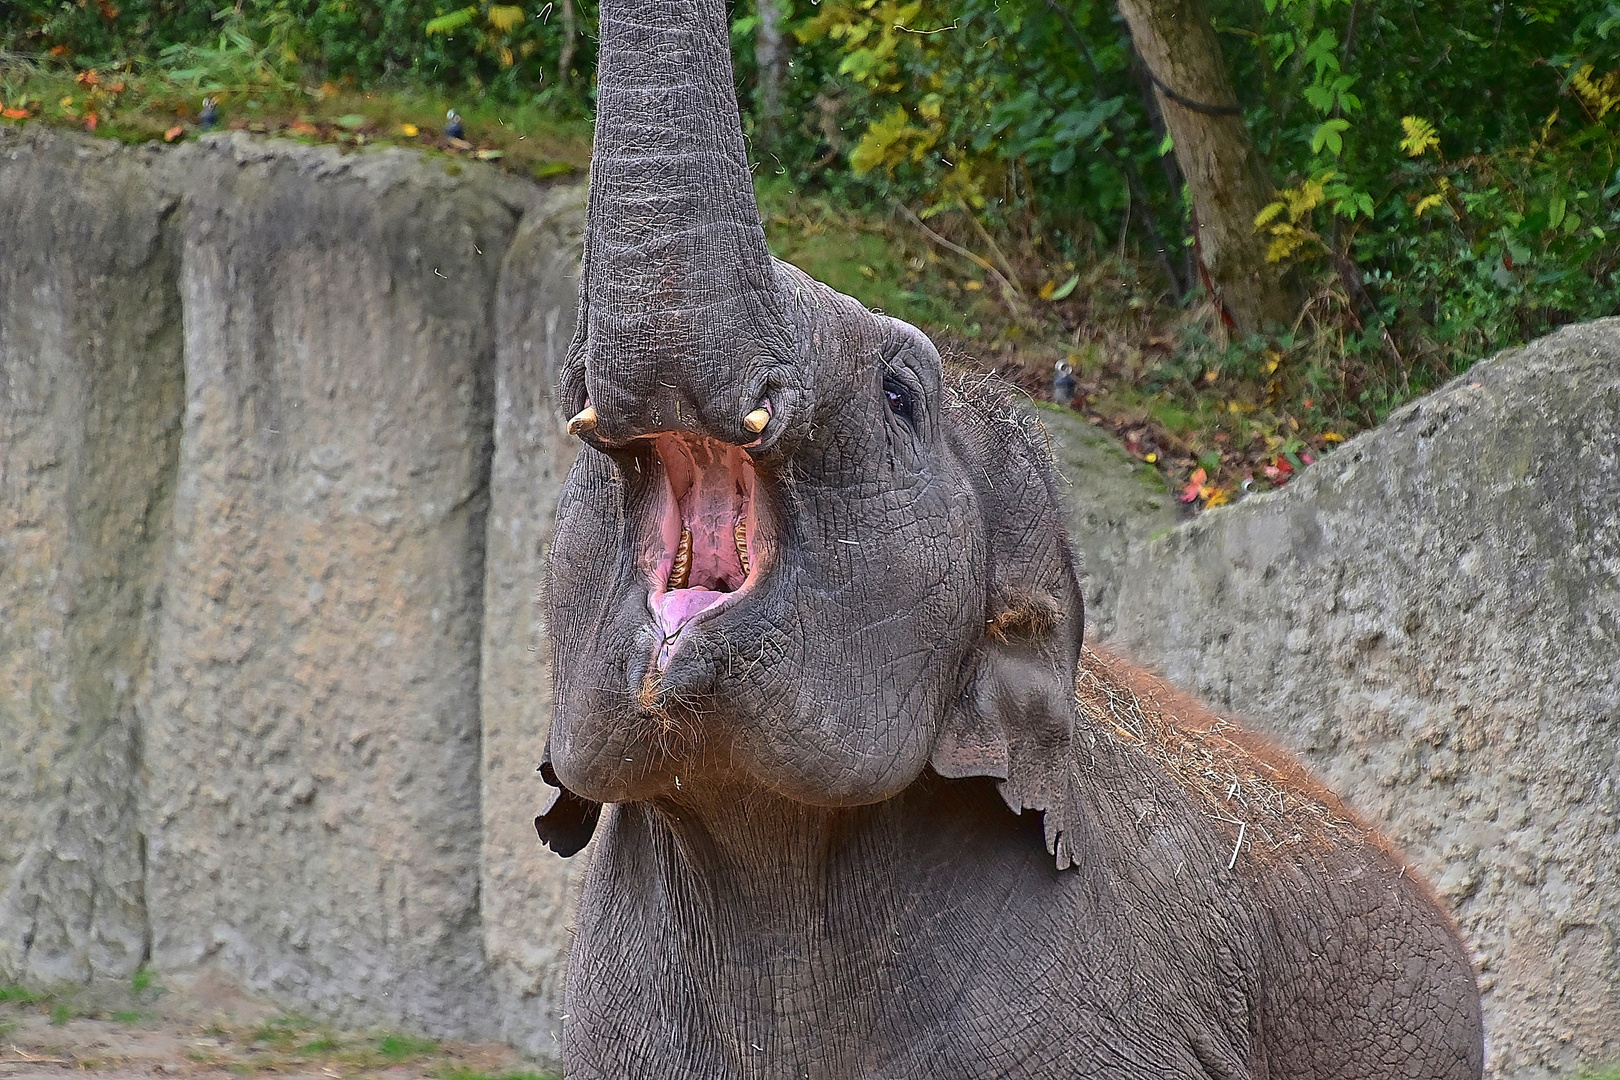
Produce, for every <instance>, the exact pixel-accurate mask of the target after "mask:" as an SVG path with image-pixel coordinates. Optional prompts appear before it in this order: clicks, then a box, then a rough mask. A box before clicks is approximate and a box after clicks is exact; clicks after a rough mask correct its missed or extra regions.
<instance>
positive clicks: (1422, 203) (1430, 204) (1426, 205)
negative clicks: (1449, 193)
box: [1412, 195, 1446, 217]
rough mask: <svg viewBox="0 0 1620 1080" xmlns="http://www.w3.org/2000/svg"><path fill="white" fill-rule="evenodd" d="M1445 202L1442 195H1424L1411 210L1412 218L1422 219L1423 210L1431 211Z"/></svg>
mask: <svg viewBox="0 0 1620 1080" xmlns="http://www.w3.org/2000/svg"><path fill="white" fill-rule="evenodd" d="M1445 201H1446V200H1445V196H1443V195H1425V196H1424V197H1423V198H1421V199H1419V200H1418V204H1417V205H1416V206H1415V207H1413V208H1412V216H1413V217H1422V216H1423V212H1424V211H1425V210H1433V209H1434V208H1435V207H1437V206H1439V205H1440V204H1441V203H1443V202H1445Z"/></svg>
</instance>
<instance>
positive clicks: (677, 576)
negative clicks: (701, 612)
mask: <svg viewBox="0 0 1620 1080" xmlns="http://www.w3.org/2000/svg"><path fill="white" fill-rule="evenodd" d="M691 575H692V530H691V529H688V528H685V527H682V529H681V543H680V546H679V547H677V548H676V549H675V563H674V565H672V566H671V567H670V568H669V587H670V588H671V589H684V588H686V582H687V579H688V578H689V577H691Z"/></svg>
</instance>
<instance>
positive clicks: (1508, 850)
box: [1112, 319, 1620, 1078]
mask: <svg viewBox="0 0 1620 1080" xmlns="http://www.w3.org/2000/svg"><path fill="white" fill-rule="evenodd" d="M1115 595H1116V596H1117V602H1116V606H1115V609H1114V611H1113V613H1112V615H1113V626H1114V633H1113V640H1114V642H1115V643H1116V644H1118V645H1121V646H1123V647H1124V648H1125V649H1126V650H1127V651H1128V652H1130V653H1132V654H1133V655H1135V656H1136V657H1138V658H1139V659H1142V660H1146V661H1151V662H1152V663H1154V664H1156V665H1157V666H1158V667H1159V668H1160V669H1161V670H1162V671H1163V672H1164V673H1165V674H1166V675H1167V676H1168V677H1169V678H1170V679H1171V680H1172V681H1174V682H1176V683H1177V684H1179V685H1181V686H1184V687H1186V688H1188V689H1190V690H1192V691H1194V692H1196V693H1198V694H1199V695H1201V696H1202V697H1203V698H1205V699H1206V700H1207V701H1209V702H1211V703H1212V704H1214V705H1215V706H1217V707H1219V708H1225V709H1230V710H1232V711H1233V712H1235V713H1237V714H1240V715H1241V716H1243V717H1244V718H1246V719H1247V720H1248V721H1249V722H1250V723H1251V724H1252V725H1253V726H1255V727H1257V728H1259V729H1260V730H1263V731H1266V732H1269V733H1270V734H1271V735H1273V736H1274V737H1276V738H1277V739H1278V740H1279V741H1280V742H1282V743H1283V744H1285V745H1287V746H1288V747H1289V748H1290V749H1292V750H1294V751H1296V752H1298V753H1299V754H1300V755H1302V756H1303V757H1304V759H1305V760H1306V761H1307V763H1309V764H1310V765H1311V766H1312V767H1313V768H1314V769H1315V770H1316V771H1317V772H1318V773H1319V774H1320V775H1322V776H1323V777H1324V778H1326V780H1327V781H1328V783H1329V784H1330V785H1331V786H1332V787H1333V788H1334V789H1335V790H1337V791H1338V792H1340V793H1341V794H1343V795H1344V796H1345V797H1346V799H1347V801H1348V802H1349V803H1350V804H1351V805H1352V806H1354V807H1356V808H1357V809H1358V810H1360V811H1361V813H1362V814H1364V815H1365V816H1366V817H1368V818H1369V819H1371V820H1372V821H1374V822H1376V823H1379V824H1380V825H1381V826H1382V827H1383V828H1384V829H1385V830H1386V831H1387V832H1388V833H1389V835H1390V836H1391V837H1392V838H1393V839H1394V840H1395V841H1396V842H1397V843H1398V844H1399V845H1400V846H1401V847H1402V848H1403V849H1404V850H1405V851H1406V853H1407V854H1408V855H1409V856H1410V857H1411V859H1412V861H1413V863H1414V865H1415V866H1416V867H1417V868H1418V869H1420V870H1421V871H1422V873H1423V874H1424V875H1425V876H1426V877H1427V878H1428V879H1429V881H1431V882H1432V883H1434V884H1435V886H1436V888H1437V890H1438V891H1439V892H1440V894H1441V896H1442V898H1443V899H1444V900H1445V902H1446V903H1447V904H1448V906H1449V907H1450V908H1451V910H1452V911H1453V913H1454V914H1455V915H1456V918H1457V920H1458V923H1459V925H1460V926H1461V928H1462V931H1463V933H1464V935H1465V936H1466V937H1467V939H1468V940H1469V942H1470V943H1471V944H1472V945H1473V947H1474V950H1475V956H1476V959H1477V961H1478V965H1479V970H1480V983H1481V986H1482V987H1483V989H1484V991H1485V1015H1486V1021H1487V1030H1488V1055H1489V1062H1490V1071H1491V1073H1492V1075H1495V1076H1513V1077H1525V1078H1530V1077H1546V1076H1570V1075H1575V1074H1577V1073H1578V1072H1579V1071H1580V1070H1581V1069H1583V1068H1595V1067H1599V1066H1606V1065H1611V1064H1613V1063H1615V1062H1620V319H1607V320H1603V321H1601V322H1597V323H1592V324H1588V325H1585V326H1579V327H1572V328H1569V329H1566V330H1563V331H1560V332H1559V333H1557V334H1554V335H1552V336H1550V337H1547V338H1544V339H1542V340H1540V341H1538V342H1536V343H1535V344H1533V345H1531V346H1529V347H1528V348H1525V349H1518V350H1512V351H1509V352H1507V353H1504V354H1502V355H1500V356H1498V357H1496V358H1495V359H1493V360H1490V361H1488V362H1485V363H1481V364H1478V365H1476V366H1475V367H1474V368H1473V369H1472V370H1471V371H1469V372H1468V374H1466V375H1464V376H1463V377H1461V378H1459V379H1457V380H1456V381H1454V382H1452V383H1451V384H1450V385H1448V386H1446V387H1445V388H1444V389H1442V390H1440V391H1438V392H1436V393H1434V394H1431V395H1429V396H1428V397H1426V398H1423V399H1421V400H1420V401H1417V402H1415V403H1413V404H1411V405H1409V406H1407V407H1405V408H1403V409H1401V410H1400V411H1399V412H1397V413H1395V414H1394V415H1392V416H1391V417H1390V418H1389V420H1388V422H1386V423H1385V424H1384V425H1383V426H1381V427H1379V428H1378V429H1376V430H1374V431H1371V432H1369V433H1367V434H1365V435H1363V436H1361V437H1360V438H1357V439H1355V440H1353V441H1351V442H1350V443H1347V444H1346V445H1345V446H1343V447H1342V448H1340V449H1339V450H1337V451H1335V452H1334V453H1333V454H1332V455H1330V456H1329V457H1327V458H1326V459H1324V460H1323V461H1320V462H1318V463H1317V464H1315V465H1313V466H1312V467H1311V468H1310V469H1308V470H1306V471H1305V472H1304V473H1302V474H1301V475H1300V477H1299V478H1298V479H1297V480H1296V481H1295V482H1294V483H1293V484H1291V485H1289V487H1288V488H1286V489H1285V490H1283V491H1281V492H1278V493H1275V494H1270V495H1264V496H1260V497H1257V498H1251V499H1249V500H1247V501H1245V502H1243V503H1241V504H1239V505H1237V506H1233V507H1230V508H1222V509H1219V510H1214V511H1211V512H1209V513H1206V514H1204V515H1203V516H1201V517H1200V518H1199V519H1198V520H1196V521H1194V522H1192V523H1190V524H1187V525H1184V526H1182V527H1180V528H1178V529H1176V530H1175V531H1174V532H1172V533H1170V534H1168V535H1166V536H1163V537H1161V538H1159V539H1157V540H1153V541H1151V542H1146V543H1142V544H1139V545H1138V546H1136V547H1135V548H1134V549H1133V550H1132V552H1131V554H1130V557H1129V559H1128V562H1127V564H1126V566H1125V567H1124V569H1123V571H1122V573H1121V577H1120V580H1119V584H1118V588H1117V591H1116V594H1115Z"/></svg>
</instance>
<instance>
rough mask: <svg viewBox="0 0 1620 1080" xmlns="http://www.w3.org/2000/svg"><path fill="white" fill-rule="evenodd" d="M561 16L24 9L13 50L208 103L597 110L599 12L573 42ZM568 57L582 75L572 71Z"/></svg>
mask: <svg viewBox="0 0 1620 1080" xmlns="http://www.w3.org/2000/svg"><path fill="white" fill-rule="evenodd" d="M560 7H561V5H560V4H558V3H536V2H534V0H528V2H526V3H524V4H489V3H484V4H482V5H475V6H472V7H460V8H452V7H451V6H450V5H449V4H448V3H446V2H444V0H378V2H370V0H366V2H361V0H241V2H240V3H237V4H235V5H233V6H226V7H220V5H219V4H218V0H215V2H214V3H198V2H195V0H95V2H89V0H86V2H84V3H59V2H57V0H13V2H12V3H9V4H5V5H0V46H3V47H4V48H5V49H7V50H9V51H11V52H13V53H21V54H24V55H32V56H37V57H55V58H61V59H66V60H71V61H73V62H75V63H77V64H78V65H79V66H81V67H85V68H89V67H94V66H97V65H101V66H108V65H111V64H120V63H126V62H127V63H133V64H135V65H137V66H139V65H141V64H151V65H159V66H162V67H164V68H166V69H168V70H171V71H173V72H175V73H176V75H177V76H180V77H184V78H186V79H188V80H190V81H193V82H194V83H195V85H197V86H198V87H199V88H201V89H203V90H210V89H220V88H226V87H241V86H245V85H277V84H281V83H283V82H287V81H294V80H300V79H302V80H305V81H309V82H313V83H315V84H319V83H321V82H323V81H327V80H331V81H349V82H353V83H355V84H357V85H359V86H375V85H379V84H383V83H388V82H400V81H408V82H410V83H413V84H415V85H418V86H424V87H430V88H435V89H443V90H463V91H465V90H470V91H474V92H477V93H480V94H484V95H489V96H491V97H493V98H494V99H496V100H500V101H505V102H518V101H529V100H531V99H533V98H536V97H540V98H542V99H543V100H544V102H545V103H546V104H547V105H548V107H550V108H552V109H554V110H558V111H560V112H562V113H564V114H569V115H578V114H580V113H583V112H588V111H589V108H590V86H591V76H592V71H593V67H594V62H595V55H594V51H593V49H592V48H588V47H587V46H588V45H589V44H590V43H591V42H593V41H594V34H595V20H596V2H595V0H575V2H574V3H573V4H572V6H571V10H572V11H574V12H575V19H574V26H573V30H572V39H573V40H572V43H571V47H570V42H569V41H568V40H567V38H568V37H569V34H568V28H567V26H566V25H565V21H564V20H563V19H562V18H561V17H560V15H559V9H560ZM565 54H566V55H567V56H568V59H569V70H568V71H567V72H563V71H561V70H560V69H559V63H560V61H561V60H562V58H563V57H564V55H565Z"/></svg>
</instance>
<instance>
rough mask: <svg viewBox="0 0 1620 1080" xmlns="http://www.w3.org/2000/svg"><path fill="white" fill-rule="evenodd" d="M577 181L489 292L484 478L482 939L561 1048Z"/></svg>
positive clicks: (524, 1030)
mask: <svg viewBox="0 0 1620 1080" xmlns="http://www.w3.org/2000/svg"><path fill="white" fill-rule="evenodd" d="M584 194H585V193H584V191H583V190H581V189H578V188H572V189H567V190H563V191H559V192H557V193H556V194H554V195H552V196H551V197H550V198H548V199H547V200H546V201H545V202H544V203H543V204H542V205H541V206H540V207H538V208H537V209H535V210H533V211H531V212H530V213H529V215H528V216H527V217H525V218H524V221H523V225H522V227H521V228H520V229H519V230H518V234H517V239H516V240H515V241H514V242H513V244H512V247H511V250H510V251H509V252H508V253H507V256H506V265H505V267H504V268H503V270H502V273H501V282H500V292H499V295H498V297H497V298H496V302H495V323H496V328H497V339H496V340H497V344H496V363H495V459H494V464H493V466H492V468H491V473H490V484H489V501H490V509H489V530H488V534H487V535H488V549H487V553H486V558H485V585H484V637H483V682H482V697H481V705H482V713H483V732H484V738H483V752H484V754H483V806H484V825H483V860H484V861H483V872H484V878H483V891H482V893H481V894H480V895H481V897H482V901H483V919H484V947H485V950H486V952H487V954H488V956H489V961H490V965H491V969H492V971H493V973H494V977H495V987H496V993H497V999H498V1004H499V1019H500V1035H501V1037H502V1038H504V1039H506V1040H507V1041H509V1042H512V1043H514V1044H515V1045H517V1046H520V1047H522V1048H523V1049H525V1050H527V1051H529V1052H530V1053H533V1054H537V1055H540V1056H541V1057H543V1058H545V1059H547V1060H555V1059H556V1057H557V1054H558V1050H559V1046H558V1042H557V1040H558V1038H559V1036H560V1034H561V1022H560V1019H559V1018H560V1017H561V1015H562V1012H563V974H564V970H565V968H566V966H567V960H568V948H569V944H570V942H571V941H572V935H571V934H570V933H569V932H568V927H569V924H570V922H571V921H572V918H573V901H574V884H575V881H576V879H577V878H578V877H579V875H580V873H581V871H582V870H583V869H584V857H583V856H581V857H578V858H575V859H572V860H568V859H563V858H560V857H559V856H557V855H555V854H553V853H552V852H551V851H550V850H549V849H547V848H544V847H541V846H540V843H539V841H538V838H537V837H536V836H535V832H534V817H535V815H536V814H537V813H539V811H540V810H541V809H542V808H543V807H544V805H545V802H546V800H547V798H548V794H549V791H550V789H549V788H546V787H545V786H544V785H543V784H542V783H541V782H540V779H539V777H538V776H537V775H536V774H535V768H536V766H537V765H538V764H539V762H540V754H541V750H542V748H543V746H544V743H545V735H546V731H547V729H548V728H549V727H550V724H551V683H550V656H549V650H548V649H547V648H546V647H545V625H544V619H543V616H542V609H541V607H540V606H539V605H537V604H536V603H535V591H536V589H537V587H538V586H539V584H540V581H541V577H542V575H543V573H544V569H545V560H544V549H545V545H546V544H547V543H548V542H549V541H550V539H551V534H552V531H553V516H554V514H555V512H556V507H557V495H558V492H559V491H560V490H561V488H562V482H563V478H564V477H565V476H567V474H568V468H569V466H570V465H571V464H572V463H573V460H574V455H575V454H576V453H577V451H578V448H579V441H578V440H577V439H574V438H572V437H570V436H569V435H568V433H567V431H566V430H565V425H566V423H567V415H566V412H567V410H565V409H564V408H562V406H561V405H560V404H559V403H558V402H557V401H555V400H554V388H555V386H556V383H557V376H558V374H559V373H560V372H561V369H562V363H563V358H564V356H565V355H566V353H567V351H568V342H569V340H570V338H572V336H573V333H574V325H575V322H576V316H577V315H578V304H579V251H580V242H581V236H582V234H583V230H584V227H585V199H584Z"/></svg>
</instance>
